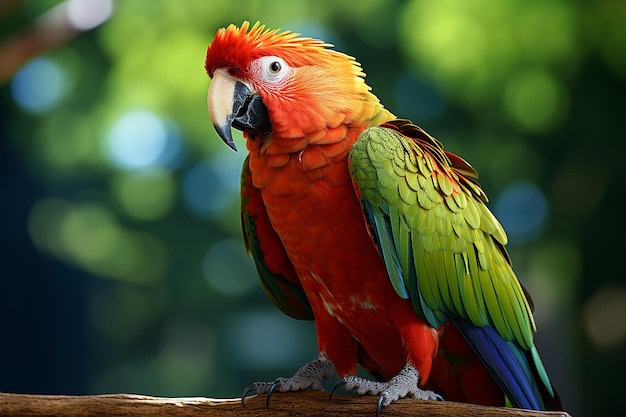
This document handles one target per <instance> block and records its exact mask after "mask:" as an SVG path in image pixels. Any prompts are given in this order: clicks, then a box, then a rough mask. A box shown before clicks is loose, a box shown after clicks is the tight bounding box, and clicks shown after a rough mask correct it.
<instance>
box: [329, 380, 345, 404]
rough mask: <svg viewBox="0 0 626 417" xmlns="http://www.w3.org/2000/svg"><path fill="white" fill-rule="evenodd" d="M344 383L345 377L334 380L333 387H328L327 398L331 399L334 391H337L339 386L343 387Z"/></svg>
mask: <svg viewBox="0 0 626 417" xmlns="http://www.w3.org/2000/svg"><path fill="white" fill-rule="evenodd" d="M344 385H346V380H345V379H340V380H339V381H337V382H335V385H333V387H332V388H331V389H330V392H329V393H328V400H329V401H330V400H332V399H333V394H334V393H335V391H337V389H338V388H339V387H343V386H344Z"/></svg>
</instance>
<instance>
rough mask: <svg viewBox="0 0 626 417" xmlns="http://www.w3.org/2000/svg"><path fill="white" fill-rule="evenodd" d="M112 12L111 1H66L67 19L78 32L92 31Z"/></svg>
mask: <svg viewBox="0 0 626 417" xmlns="http://www.w3.org/2000/svg"><path fill="white" fill-rule="evenodd" d="M112 12H113V2H112V1H111V0H68V2H67V17H68V20H69V21H70V24H71V25H72V26H74V27H75V28H76V29H78V30H89V29H93V28H95V27H96V26H98V25H101V24H102V23H103V22H105V21H106V20H107V19H108V18H109V17H110V16H111V13H112Z"/></svg>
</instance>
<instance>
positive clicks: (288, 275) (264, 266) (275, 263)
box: [241, 158, 313, 320]
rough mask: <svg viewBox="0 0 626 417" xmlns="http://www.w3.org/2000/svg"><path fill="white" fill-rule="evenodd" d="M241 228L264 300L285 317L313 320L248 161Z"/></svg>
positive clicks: (242, 177) (242, 174)
mask: <svg viewBox="0 0 626 417" xmlns="http://www.w3.org/2000/svg"><path fill="white" fill-rule="evenodd" d="M241 225H242V228H243V236H244V241H245V245H246V249H247V251H248V253H249V254H250V256H251V257H252V259H253V260H254V264H255V266H256V269H257V272H258V274H259V278H260V279H261V283H262V284H263V289H264V290H265V292H266V293H267V295H268V297H269V298H270V299H271V300H272V302H273V303H274V304H275V305H276V306H277V307H278V308H279V309H280V310H281V311H282V312H283V313H285V314H287V315H288V316H291V317H293V318H296V319H299V320H313V311H312V310H311V306H310V304H309V300H308V298H307V296H306V294H305V292H304V290H303V289H302V286H301V285H300V279H299V278H298V275H297V274H296V271H295V270H294V268H293V265H292V264H291V261H290V260H289V257H288V256H287V253H286V252H285V248H284V247H283V244H282V242H281V241H280V238H279V237H278V235H277V234H276V232H275V231H274V229H273V227H272V224H271V223H270V221H269V218H268V216H267V211H266V209H265V205H264V204H263V199H262V197H261V193H260V191H259V190H258V189H256V188H255V187H253V186H252V179H251V178H250V167H249V164H248V158H246V160H245V162H244V164H243V170H242V173H241Z"/></svg>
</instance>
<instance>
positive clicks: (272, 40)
mask: <svg viewBox="0 0 626 417" xmlns="http://www.w3.org/2000/svg"><path fill="white" fill-rule="evenodd" d="M331 46H332V45H329V44H327V43H325V42H323V41H321V40H316V39H312V38H306V37H301V36H300V35H299V34H297V33H292V32H288V31H285V32H280V31H279V30H270V29H266V28H265V26H264V25H261V24H260V23H258V22H257V23H255V24H254V25H252V27H250V24H249V23H248V22H244V23H243V24H242V25H241V27H240V28H238V27H236V26H234V25H230V26H228V27H227V28H222V29H219V30H218V32H217V34H216V36H215V38H214V40H213V42H212V43H211V44H210V45H209V47H208V49H207V54H206V60H205V69H206V71H207V73H208V74H209V76H210V77H211V78H213V82H212V83H211V87H210V88H209V98H208V106H209V113H210V115H211V118H212V120H213V123H214V125H215V126H216V128H217V130H218V133H220V136H222V138H223V139H224V140H225V141H226V142H227V143H229V145H231V146H232V147H234V144H233V143H232V137H230V126H231V125H232V126H233V127H235V128H237V129H240V130H243V131H244V132H247V133H248V134H252V135H256V134H269V133H271V134H272V138H274V139H275V140H276V139H277V140H280V139H293V138H304V137H305V136H309V137H311V136H314V135H315V134H318V133H319V132H321V131H324V130H327V129H329V128H334V127H337V126H339V125H341V124H346V125H348V124H351V123H363V122H365V121H366V120H369V119H371V118H372V117H374V115H376V114H379V113H380V111H381V110H382V105H380V104H379V101H378V99H377V98H376V97H375V96H374V95H373V94H372V93H371V92H370V88H369V87H368V86H367V85H366V84H365V80H364V77H365V74H364V73H363V71H362V69H361V66H360V65H359V64H358V63H357V62H356V61H355V59H354V58H352V57H350V56H348V55H345V54H343V53H341V52H338V51H335V50H333V49H330V47H331ZM233 97H235V99H234V101H233ZM263 107H264V108H263ZM252 116H254V117H257V119H255V120H253V119H252ZM262 117H265V118H266V119H268V121H267V123H265V122H262V121H260V118H262ZM270 125H271V126H270ZM227 126H228V129H227ZM292 143H293V142H292ZM283 145H286V144H283ZM286 146H289V145H286Z"/></svg>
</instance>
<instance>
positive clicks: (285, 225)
mask: <svg viewBox="0 0 626 417" xmlns="http://www.w3.org/2000/svg"><path fill="white" fill-rule="evenodd" d="M204 69H205V70H206V73H207V74H208V76H209V78H210V79H211V81H210V84H209V88H208V95H207V108H208V113H209V117H210V120H211V122H212V124H213V127H214V128H215V130H216V132H217V134H218V135H219V137H220V138H221V139H222V140H223V141H224V142H225V144H227V145H228V146H229V147H230V148H232V149H233V150H235V151H236V150H237V146H236V145H235V143H234V139H233V136H232V129H233V128H234V129H237V130H240V131H242V132H243V136H244V138H245V143H246V148H247V151H248V153H247V155H246V159H245V161H244V163H243V169H242V173H241V223H242V230H243V240H244V244H245V247H246V249H247V252H248V254H249V255H250V257H251V258H252V260H253V262H254V264H255V266H256V270H257V273H258V275H259V278H260V281H261V284H262V287H263V289H264V290H265V292H266V294H267V296H268V297H269V298H270V300H271V301H272V302H273V303H274V304H275V305H276V307H278V309H280V310H281V311H282V312H283V313H285V314H287V315H289V316H291V317H293V318H295V319H299V320H313V321H314V323H315V331H316V336H317V347H318V350H319V354H318V356H317V357H316V358H314V359H313V360H311V361H310V362H308V363H306V364H304V365H303V366H302V367H301V368H300V369H298V370H297V371H296V372H295V374H294V375H293V376H291V377H279V378H277V379H276V380H275V381H267V382H255V383H253V384H251V385H250V386H248V387H246V389H245V391H244V393H243V395H242V404H244V401H245V398H246V397H247V396H249V395H252V394H257V395H262V394H266V395H267V397H266V401H267V405H268V406H269V399H270V396H271V395H272V393H274V392H288V391H300V390H306V389H313V390H323V385H322V382H323V380H325V379H329V378H332V377H333V376H334V375H336V376H337V377H338V378H339V380H338V382H337V383H336V384H335V385H334V386H333V387H332V389H331V390H330V395H331V396H332V394H333V392H335V391H336V390H337V389H339V388H342V389H344V390H346V391H354V392H355V393H357V394H360V395H373V396H377V397H378V406H377V410H376V414H377V415H378V414H379V413H380V411H381V409H382V408H383V407H387V406H389V405H390V404H391V403H393V402H394V401H397V400H400V399H404V398H416V399H424V400H446V401H460V402H467V403H474V404H482V405H488V406H509V407H519V408H525V409H533V410H542V409H554V410H561V409H562V404H561V401H560V399H559V396H558V393H557V392H556V389H555V388H554V387H553V385H552V383H551V381H550V379H549V377H548V374H547V371H546V369H545V367H544V365H543V363H542V360H541V358H540V356H539V353H538V351H537V347H536V346H535V343H534V335H535V334H536V331H537V329H536V324H535V320H534V316H533V314H534V313H533V311H534V306H533V304H532V300H531V298H530V295H529V294H528V292H527V291H526V289H525V288H524V287H523V286H522V285H521V283H520V281H519V280H518V278H517V277H516V275H515V273H514V271H513V269H512V266H511V259H510V257H509V255H508V254H507V251H506V249H505V245H506V244H507V236H506V233H505V231H504V229H503V227H502V226H501V224H500V223H499V222H498V220H497V219H496V218H495V216H494V215H493V214H492V213H491V211H490V210H489V209H488V207H487V203H488V199H487V196H486V194H485V193H484V191H483V190H482V188H481V187H480V185H479V183H478V174H477V172H476V170H475V169H474V168H473V167H472V166H471V165H470V164H469V163H468V162H466V161H465V160H464V159H462V158H461V157H459V156H457V155H455V154H453V153H451V152H448V151H446V150H444V147H443V145H442V143H441V142H439V141H438V140H437V139H435V138H434V137H433V136H431V135H429V134H428V133H427V132H426V131H424V130H423V129H422V128H420V127H419V126H418V125H416V124H414V123H413V122H411V121H410V120H407V119H403V118H399V117H396V116H395V115H394V114H393V113H391V112H390V111H389V110H387V109H386V108H385V107H384V106H383V104H381V102H380V100H379V99H378V98H377V97H376V95H374V93H373V92H372V89H371V87H370V86H368V85H367V84H366V82H365V72H364V70H363V69H362V67H361V65H360V64H359V63H358V62H357V61H356V59H355V58H353V57H351V56H349V55H347V54H344V53H342V52H340V51H338V50H336V49H334V46H333V45H331V44H328V43H326V42H324V41H322V40H319V39H314V38H309V37H305V36H302V35H300V34H299V33H295V32H291V31H282V30H281V29H270V28H266V26H265V25H263V24H261V23H260V22H256V23H254V24H252V25H251V24H250V22H248V21H244V22H243V24H242V25H241V26H239V27H237V26H236V25H234V24H231V25H229V26H228V27H223V28H220V29H219V30H218V31H217V33H216V34H215V37H214V39H213V40H212V41H211V42H210V44H209V46H208V48H207V52H206V57H205V61H204ZM358 367H361V369H364V370H366V371H367V372H368V373H369V375H367V376H366V377H363V376H359V375H357V371H358ZM370 377H371V379H369V378H370ZM244 405H245V404H244Z"/></svg>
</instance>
